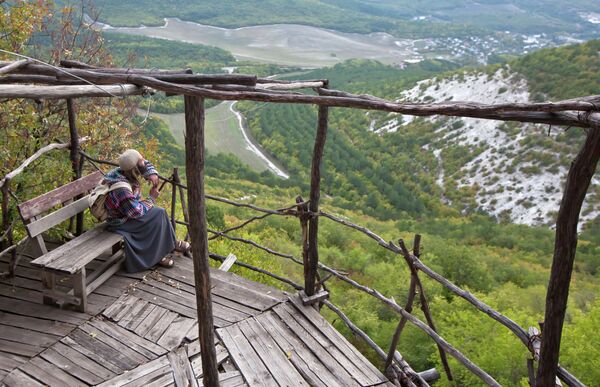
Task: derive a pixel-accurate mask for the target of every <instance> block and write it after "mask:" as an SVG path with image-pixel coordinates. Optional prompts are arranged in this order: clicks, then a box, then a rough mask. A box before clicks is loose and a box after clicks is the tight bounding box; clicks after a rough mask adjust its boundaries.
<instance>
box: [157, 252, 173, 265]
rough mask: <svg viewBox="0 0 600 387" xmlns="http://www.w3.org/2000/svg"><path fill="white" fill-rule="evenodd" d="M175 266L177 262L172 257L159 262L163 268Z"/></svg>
mask: <svg viewBox="0 0 600 387" xmlns="http://www.w3.org/2000/svg"><path fill="white" fill-rule="evenodd" d="M174 265H175V261H174V260H173V258H171V257H170V256H168V255H167V256H166V257H164V258H163V259H161V260H160V262H158V266H161V267H173V266H174Z"/></svg>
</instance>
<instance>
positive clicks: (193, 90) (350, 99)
mask: <svg viewBox="0 0 600 387" xmlns="http://www.w3.org/2000/svg"><path fill="white" fill-rule="evenodd" d="M63 71H67V70H63ZM68 71H69V72H71V73H72V74H73V75H72V76H71V75H68V74H65V73H63V72H61V71H60V70H57V69H54V68H51V67H48V66H44V65H37V64H28V65H26V66H25V67H23V68H21V69H19V70H18V72H20V73H23V74H37V75H52V76H59V77H61V79H71V80H72V79H77V78H76V77H83V78H85V79H86V80H88V81H90V82H94V83H98V84H114V83H135V84H138V85H142V86H148V87H152V88H155V89H157V90H161V91H164V92H167V93H172V94H184V95H196V96H200V97H205V98H212V99H217V100H253V101H260V102H273V103H301V104H317V105H326V106H331V107H348V108H356V109H369V110H381V111H388V112H396V113H401V114H409V115H415V116H433V115H446V116H453V117H473V118H482V119H493V120H502V121H520V122H532V123H545V124H551V125H566V126H578V127H590V126H592V125H600V113H593V114H585V115H581V114H576V113H569V112H568V111H569V110H575V111H588V112H597V111H598V107H597V105H596V104H594V103H591V102H590V101H589V100H590V98H591V99H593V98H594V97H593V96H590V97H584V98H581V99H577V100H565V101H560V102H556V103H552V102H543V103H505V104H496V105H493V104H482V103H478V102H443V103H435V104H417V103H396V102H391V101H377V100H373V99H372V98H370V99H369V98H361V97H359V96H347V97H335V96H325V95H318V96H316V95H298V94H292V93H290V94H289V95H287V94H275V93H268V92H244V91H220V90H213V89H206V88H202V87H196V86H191V85H182V84H176V83H170V82H165V81H161V80H159V79H156V78H153V77H150V76H144V75H137V74H107V73H99V72H94V71H89V70H80V69H69V70H68ZM586 99H587V100H586Z"/></svg>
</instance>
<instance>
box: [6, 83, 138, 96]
mask: <svg viewBox="0 0 600 387" xmlns="http://www.w3.org/2000/svg"><path fill="white" fill-rule="evenodd" d="M148 91H149V90H148V89H147V88H145V87H140V86H136V85H132V84H124V85H103V86H94V85H67V86H62V85H60V86H40V85H0V98H34V99H58V98H83V97H122V96H127V95H140V94H144V93H146V92H148Z"/></svg>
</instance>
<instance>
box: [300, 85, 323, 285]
mask: <svg viewBox="0 0 600 387" xmlns="http://www.w3.org/2000/svg"><path fill="white" fill-rule="evenodd" d="M324 87H327V84H326V82H325V85H324ZM328 119H329V107H327V106H325V105H320V106H319V123H318V126H317V135H316V137H315V147H314V149H313V158H312V166H311V174H310V203H309V204H308V208H309V210H310V212H311V213H313V214H315V213H317V212H319V199H320V197H321V161H322V159H323V150H324V148H325V140H326V139H327V122H328ZM308 223H309V227H308V262H309V268H308V271H307V272H306V274H305V276H304V289H305V290H304V291H305V292H306V295H308V296H312V295H313V294H315V291H316V289H315V282H316V278H317V267H318V265H319V245H318V242H319V217H318V216H312V217H311V218H310V220H309V222H308Z"/></svg>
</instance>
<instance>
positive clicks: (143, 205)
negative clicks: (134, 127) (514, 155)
mask: <svg viewBox="0 0 600 387" xmlns="http://www.w3.org/2000/svg"><path fill="white" fill-rule="evenodd" d="M142 177H143V178H144V179H146V180H148V181H149V182H151V183H152V188H151V190H150V196H149V197H147V198H146V199H143V200H142V198H141V187H140V178H142ZM118 182H127V183H129V184H130V185H131V190H129V189H127V188H117V189H115V190H113V191H110V192H108V193H107V194H106V200H105V202H104V206H105V207H106V210H107V211H108V220H107V223H108V229H109V230H110V231H114V232H116V233H118V234H120V235H122V236H123V239H124V241H125V270H126V271H127V272H130V273H132V272H138V271H142V270H146V269H149V268H151V267H153V266H155V265H157V264H158V265H161V266H164V267H172V266H173V263H174V262H173V259H172V258H171V257H170V256H169V255H168V254H169V253H171V252H172V251H174V250H175V251H179V252H183V253H188V252H189V250H190V244H189V243H187V242H185V241H178V240H176V237H175V232H174V231H173V226H172V225H171V223H170V222H169V216H168V215H167V212H166V211H165V209H164V208H161V207H157V206H155V205H154V202H155V200H156V198H158V195H159V191H158V172H157V171H156V169H155V168H154V166H153V165H152V164H151V163H150V162H149V161H147V160H145V159H144V158H143V157H142V155H141V154H140V153H139V152H138V151H136V150H135V149H128V150H126V151H125V152H123V153H122V154H121V155H120V156H119V168H116V169H113V170H112V171H110V172H108V173H107V174H106V175H105V176H104V180H103V183H104V184H108V185H109V187H110V186H111V185H113V184H115V183H118Z"/></svg>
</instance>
